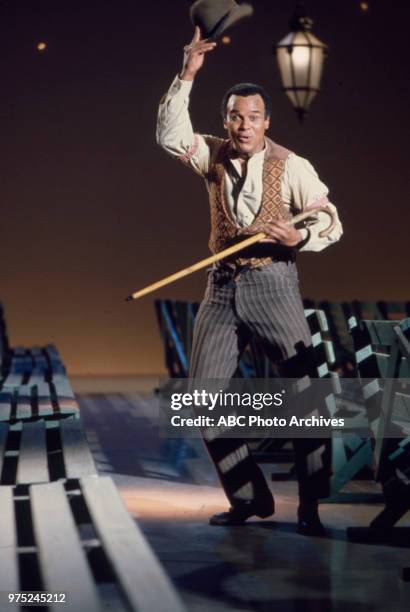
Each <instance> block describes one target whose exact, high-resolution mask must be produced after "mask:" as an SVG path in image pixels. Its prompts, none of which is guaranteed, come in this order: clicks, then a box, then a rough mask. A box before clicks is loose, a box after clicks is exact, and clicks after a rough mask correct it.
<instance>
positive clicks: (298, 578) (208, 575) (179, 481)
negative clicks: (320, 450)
mask: <svg viewBox="0 0 410 612" xmlns="http://www.w3.org/2000/svg"><path fill="white" fill-rule="evenodd" d="M77 397H78V400H79V402H80V406H81V416H82V421H83V424H84V427H85V429H86V431H87V437H88V440H89V443H90V446H91V448H92V451H93V455H94V458H95V461H96V464H97V467H98V470H99V472H100V473H101V474H109V475H110V476H112V478H113V479H114V481H115V483H116V485H117V487H118V489H119V491H120V493H121V496H122V498H123V500H124V502H125V504H126V506H127V508H128V510H129V512H130V513H131V514H132V516H134V517H135V518H136V519H137V520H138V524H139V526H140V527H141V528H142V530H143V531H144V533H145V535H146V537H147V539H148V541H149V542H150V544H151V546H152V548H153V549H154V551H155V553H156V554H157V556H158V557H159V559H160V561H161V562H162V564H163V566H164V568H165V570H166V572H167V573H168V575H169V576H170V578H171V579H172V581H173V582H174V584H175V586H176V588H177V590H178V591H179V593H180V594H181V597H182V598H183V600H184V602H185V604H186V606H187V608H188V610H189V611H190V612H191V611H192V612H228V611H229V612H233V611H235V612H239V611H241V612H247V611H252V612H253V611H257V612H268V611H269V612H276V611H277V612H301V611H302V610H303V612H325V611H326V612H327V611H332V612H335V611H337V612H342V611H343V612H346V611H348V612H364V611H377V612H378V611H380V612H399V611H404V610H406V611H408V610H409V609H410V603H409V602H410V583H405V582H403V581H402V580H401V578H400V575H401V569H402V567H403V566H410V549H409V548H408V547H403V548H398V547H392V546H380V545H367V544H353V543H350V542H347V541H346V538H345V529H346V527H348V526H353V525H355V526H366V525H368V524H369V522H370V520H371V519H372V518H373V517H374V516H375V515H376V514H377V513H378V511H379V510H380V505H376V504H368V505H364V504H323V505H322V506H321V516H322V519H323V522H324V523H325V525H326V526H327V527H328V528H329V537H326V538H310V537H304V536H300V535H298V534H297V533H296V524H295V522H296V508H297V494H296V482H292V481H285V482H274V483H271V488H272V490H273V492H274V495H275V501H276V514H275V515H274V517H272V518H271V519H265V520H261V519H255V520H254V521H249V522H248V524H247V525H245V526H240V527H229V528H226V527H211V526H209V525H208V517H209V515H211V514H213V513H214V512H217V511H223V510H225V509H226V508H227V505H228V504H227V502H226V499H225V496H224V494H223V492H222V490H221V488H220V487H219V485H218V482H217V478H216V474H215V472H214V469H213V466H212V464H211V463H210V461H209V459H208V456H207V454H206V451H205V450H204V448H203V445H202V442H201V440H195V439H192V440H187V441H185V440H165V439H160V438H159V436H158V428H157V425H156V422H157V414H158V408H157V402H156V397H155V395H153V394H146V393H144V394H143V393H138V394H137V393H126V394H119V393H111V394H86V393H82V394H81V393H80V394H79V395H78V396H77ZM263 469H264V471H266V475H267V478H268V479H269V478H270V473H271V472H272V469H274V466H272V465H264V466H263ZM361 486H362V485H361V484H360V483H358V482H354V483H351V488H352V489H356V490H359V489H360V488H361ZM363 486H364V487H366V486H367V487H369V484H368V483H364V484H363ZM408 524H409V515H407V517H405V518H404V520H402V521H401V523H400V525H408ZM136 571H137V568H136ZM153 612H155V611H153Z"/></svg>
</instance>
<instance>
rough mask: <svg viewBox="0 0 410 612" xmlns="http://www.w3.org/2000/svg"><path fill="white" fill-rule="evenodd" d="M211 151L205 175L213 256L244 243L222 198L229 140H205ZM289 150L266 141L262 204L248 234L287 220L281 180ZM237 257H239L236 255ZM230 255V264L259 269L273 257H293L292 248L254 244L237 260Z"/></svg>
mask: <svg viewBox="0 0 410 612" xmlns="http://www.w3.org/2000/svg"><path fill="white" fill-rule="evenodd" d="M206 141H207V144H208V145H209V147H210V149H211V163H210V169H209V172H208V175H207V177H206V178H207V181H208V186H209V204H210V212H211V235H210V238H209V248H210V250H211V251H212V253H219V252H220V251H222V250H223V249H226V248H227V247H229V246H232V244H235V242H239V241H240V240H243V234H241V229H242V230H243V228H240V227H239V226H238V225H237V224H236V222H235V220H234V219H233V218H232V216H231V214H230V210H229V207H228V204H227V202H226V198H225V171H226V170H225V168H226V167H227V164H228V163H229V161H228V153H229V149H230V141H229V140H223V139H221V138H215V137H213V136H207V137H206ZM289 153H290V151H288V150H287V149H285V148H284V147H281V146H280V145H277V144H276V143H274V142H273V141H272V140H270V138H266V152H265V158H264V163H263V172H262V183H263V190H262V201H261V206H260V208H259V211H258V213H257V215H256V216H255V219H254V221H253V223H252V224H251V225H250V226H249V227H248V228H246V230H247V231H248V232H251V233H253V230H255V232H254V233H256V232H257V231H260V229H258V227H259V226H260V225H261V224H263V223H267V222H271V221H275V220H277V219H289V218H290V216H291V215H290V213H289V212H288V211H287V209H286V207H285V205H284V203H283V201H282V196H281V177H282V174H283V170H284V167H285V161H286V158H287V157H288V155H289ZM238 255H239V254H238ZM238 255H233V256H232V258H231V259H229V260H228V262H229V263H233V264H237V265H240V266H242V265H250V266H251V267H259V266H263V265H266V264H268V263H271V261H272V260H274V259H275V258H281V259H283V258H284V257H285V258H286V257H287V256H288V257H289V258H292V255H293V258H294V254H293V249H289V248H287V247H280V246H278V245H272V244H267V243H264V244H261V243H260V244H256V245H254V246H251V247H249V248H247V249H245V250H243V251H241V252H240V257H238Z"/></svg>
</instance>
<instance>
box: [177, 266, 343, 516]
mask: <svg viewBox="0 0 410 612" xmlns="http://www.w3.org/2000/svg"><path fill="white" fill-rule="evenodd" d="M252 336H256V337H257V338H258V340H259V341H260V343H261V344H262V346H263V348H264V350H265V352H266V354H267V356H268V357H269V359H271V360H272V361H273V362H274V363H275V364H276V366H277V368H278V370H279V373H280V376H281V377H284V378H285V377H288V378H302V377H304V376H306V375H309V376H317V374H316V369H315V363H314V357H313V350H312V346H311V334H310V331H309V328H308V325H307V322H306V318H305V315H304V311H303V303H302V299H301V296H300V292H299V280H298V273H297V268H296V264H295V263H294V262H293V261H275V262H272V263H271V264H268V265H266V266H263V267H262V268H260V269H247V268H244V269H242V271H241V270H239V273H238V271H236V272H235V271H233V270H231V269H230V268H227V267H225V268H224V267H223V266H221V267H216V268H214V269H212V270H211V271H210V273H209V276H208V283H207V288H206V292H205V296H204V299H203V301H202V303H201V305H200V307H199V310H198V314H197V317H196V320H195V327H194V335H193V344H192V354H191V359H190V372H189V376H190V378H197V379H201V378H202V379H224V380H227V379H228V380H229V379H230V378H231V377H232V376H233V374H234V372H235V370H236V369H237V366H238V363H239V360H240V358H241V355H242V353H243V351H244V350H245V348H246V345H247V344H248V342H249V340H250V338H251V337H252ZM204 442H205V445H206V447H207V449H208V452H209V455H210V457H211V459H212V461H213V463H214V465H215V468H216V470H217V472H218V475H219V478H220V481H221V484H222V486H223V488H224V490H225V493H226V495H227V497H228V499H229V501H230V503H231V505H235V503H238V502H240V501H244V500H255V499H258V500H259V499H260V500H261V501H262V500H263V498H266V497H267V496H270V491H269V488H268V486H267V484H266V481H265V478H264V476H263V474H262V472H261V470H260V468H259V467H258V465H257V464H256V462H255V460H254V459H253V458H252V455H251V454H250V451H249V448H248V445H247V443H246V441H245V440H242V439H239V438H235V439H233V438H222V437H218V436H212V437H211V438H210V439H206V438H204ZM293 445H294V451H295V468H296V475H297V478H298V483H299V495H300V497H301V498H303V499H310V500H315V499H319V498H320V497H327V496H328V495H329V476H330V465H331V445H330V440H328V439H321V440H316V439H308V438H295V439H294V440H293Z"/></svg>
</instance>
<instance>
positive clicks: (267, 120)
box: [265, 117, 270, 130]
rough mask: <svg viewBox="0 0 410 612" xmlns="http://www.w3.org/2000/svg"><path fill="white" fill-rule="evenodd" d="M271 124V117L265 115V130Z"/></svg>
mask: <svg viewBox="0 0 410 612" xmlns="http://www.w3.org/2000/svg"><path fill="white" fill-rule="evenodd" d="M269 126H270V117H265V130H267V129H268V128H269Z"/></svg>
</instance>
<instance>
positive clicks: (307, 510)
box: [297, 502, 326, 536]
mask: <svg viewBox="0 0 410 612" xmlns="http://www.w3.org/2000/svg"><path fill="white" fill-rule="evenodd" d="M297 532H298V533H299V534H300V535H307V536H324V535H326V529H325V527H324V526H323V524H322V521H321V520H320V517H319V512H318V504H317V502H311V503H308V504H305V503H301V504H300V505H299V508H298V526H297Z"/></svg>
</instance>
